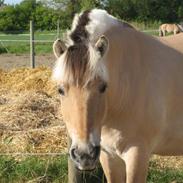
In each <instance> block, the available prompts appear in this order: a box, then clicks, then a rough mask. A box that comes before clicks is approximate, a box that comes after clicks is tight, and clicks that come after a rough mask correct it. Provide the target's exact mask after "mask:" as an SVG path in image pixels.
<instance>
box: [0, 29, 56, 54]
mask: <svg viewBox="0 0 183 183" xmlns="http://www.w3.org/2000/svg"><path fill="white" fill-rule="evenodd" d="M29 39H30V37H29V35H28V34H27V35H25V34H2V33H1V34H0V54H1V53H10V54H11V53H13V54H26V53H29V52H30V44H29ZM55 39H56V32H36V33H35V40H41V41H50V42H41V43H40V42H39V43H35V53H36V54H44V53H52V43H53V42H54V40H55ZM3 40H17V42H16V41H15V42H11V41H10V42H5V41H3ZM20 40H25V41H27V42H20Z"/></svg>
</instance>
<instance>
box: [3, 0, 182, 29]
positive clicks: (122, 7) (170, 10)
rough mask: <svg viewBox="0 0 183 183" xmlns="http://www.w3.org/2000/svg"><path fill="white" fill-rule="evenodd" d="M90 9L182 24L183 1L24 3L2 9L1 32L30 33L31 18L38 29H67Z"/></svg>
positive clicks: (128, 18) (50, 0)
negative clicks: (19, 31) (79, 14)
mask: <svg viewBox="0 0 183 183" xmlns="http://www.w3.org/2000/svg"><path fill="white" fill-rule="evenodd" d="M3 2H4V1H3V0H1V1H0V4H3ZM0 7H1V6H0ZM91 8H103V9H106V10H107V11H108V12H109V13H110V14H112V15H114V16H116V17H118V18H120V19H123V20H126V21H136V22H144V23H145V24H147V23H148V22H154V21H157V22H174V23H176V22H177V23H178V22H182V21H183V1H182V0H161V1H160V0H39V1H36V0H23V1H22V2H21V3H20V4H17V5H15V6H10V5H7V6H3V7H2V8H0V31H10V30H11V31H15V30H28V29H29V20H30V19H33V20H34V22H35V28H36V30H51V29H56V24H57V20H59V21H60V28H61V29H62V30H63V29H64V30H65V29H67V28H69V26H70V25H71V21H72V19H73V16H74V14H75V13H77V12H80V11H81V10H87V9H91Z"/></svg>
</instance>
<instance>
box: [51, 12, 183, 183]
mask: <svg viewBox="0 0 183 183" xmlns="http://www.w3.org/2000/svg"><path fill="white" fill-rule="evenodd" d="M53 52H54V54H55V57H56V60H57V61H56V64H55V67H54V69H53V73H52V79H53V81H54V82H55V83H56V85H57V88H58V93H59V94H60V100H61V106H60V109H59V111H60V112H61V114H62V116H63V120H64V121H65V124H66V127H67V130H68V134H69V136H70V137H71V140H72V143H71V146H70V149H69V155H70V157H71V159H72V160H73V162H74V163H75V165H76V167H77V168H78V169H80V170H93V169H95V167H96V166H97V163H98V162H99V161H100V163H101V165H102V168H103V170H104V173H105V176H106V179H107V182H108V183H119V182H120V183H145V182H146V177H147V172H148V164H149V159H150V157H151V155H152V154H159V155H172V156H173V155H182V154H183V146H182V144H183V54H182V53H181V52H179V51H178V50H175V49H173V48H171V47H169V46H167V45H166V44H164V43H162V42H161V41H160V40H158V39H156V38H154V37H152V36H149V35H145V34H144V33H142V32H140V31H138V30H135V29H134V28H133V27H132V26H130V25H129V24H127V23H124V22H122V21H119V20H118V19H116V18H115V17H113V16H112V15H110V14H108V13H107V12H106V11H105V10H100V9H92V10H88V11H84V12H81V13H80V14H77V15H76V16H75V18H74V20H73V23H72V27H71V30H70V31H68V32H67V36H66V38H65V40H61V39H57V40H56V41H55V42H54V44H53Z"/></svg>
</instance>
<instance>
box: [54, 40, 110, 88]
mask: <svg viewBox="0 0 183 183" xmlns="http://www.w3.org/2000/svg"><path fill="white" fill-rule="evenodd" d="M97 77H98V78H100V79H102V80H105V81H106V80H107V72H106V68H105V65H104V62H103V61H102V60H100V55H99V53H97V52H96V50H94V48H93V47H92V46H91V45H90V46H89V45H86V44H82V43H81V44H76V45H72V46H70V47H68V49H67V51H66V52H65V53H64V55H63V56H61V57H60V58H59V59H58V61H57V65H56V67H55V70H54V73H53V78H54V80H56V81H57V82H58V83H60V82H62V83H68V84H72V85H77V86H80V87H83V86H85V85H86V84H87V83H88V82H89V81H91V80H94V79H95V78H97Z"/></svg>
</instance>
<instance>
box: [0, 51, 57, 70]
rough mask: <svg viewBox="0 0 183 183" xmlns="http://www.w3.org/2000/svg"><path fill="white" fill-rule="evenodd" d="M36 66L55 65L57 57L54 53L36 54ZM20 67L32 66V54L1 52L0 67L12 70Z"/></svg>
mask: <svg viewBox="0 0 183 183" xmlns="http://www.w3.org/2000/svg"><path fill="white" fill-rule="evenodd" d="M35 61H36V67H39V66H48V67H53V65H54V63H55V57H54V55H53V54H45V55H36V56H35ZM18 67H30V55H29V54H24V55H16V54H0V68H2V69H5V70H10V69H13V68H18Z"/></svg>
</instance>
